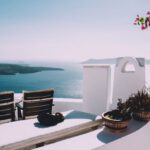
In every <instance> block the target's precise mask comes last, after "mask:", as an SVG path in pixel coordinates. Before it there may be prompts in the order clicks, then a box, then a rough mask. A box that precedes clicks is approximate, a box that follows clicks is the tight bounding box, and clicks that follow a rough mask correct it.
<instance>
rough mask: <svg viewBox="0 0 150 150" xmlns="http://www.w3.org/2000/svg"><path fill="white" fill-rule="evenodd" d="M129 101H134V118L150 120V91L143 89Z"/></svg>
mask: <svg viewBox="0 0 150 150" xmlns="http://www.w3.org/2000/svg"><path fill="white" fill-rule="evenodd" d="M127 101H130V102H131V103H132V112H133V118H134V119H136V120H141V121H150V92H149V89H143V90H141V91H138V92H137V93H135V94H133V95H131V96H130V97H129V99H128V100H127Z"/></svg>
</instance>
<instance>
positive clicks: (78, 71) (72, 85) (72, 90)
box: [0, 62, 83, 98]
mask: <svg viewBox="0 0 150 150" xmlns="http://www.w3.org/2000/svg"><path fill="white" fill-rule="evenodd" d="M30 66H49V67H60V68H63V69H64V71H42V72H38V73H32V74H16V75H0V91H14V92H16V93H21V92H22V91H23V90H42V89H47V88H54V90H55V97H62V98H81V97H82V80H83V76H82V65H81V64H79V63H69V62H67V63H62V62H61V63H58V62H57V63H54V62H51V63H45V64H44V63H32V64H30Z"/></svg>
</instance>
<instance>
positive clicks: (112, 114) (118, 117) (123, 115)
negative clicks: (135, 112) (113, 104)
mask: <svg viewBox="0 0 150 150" xmlns="http://www.w3.org/2000/svg"><path fill="white" fill-rule="evenodd" d="M131 105H132V103H130V101H125V102H122V99H119V100H118V103H117V108H116V109H115V110H112V111H108V112H105V113H103V114H102V119H103V121H104V124H105V126H106V127H108V128H112V129H119V130H120V129H125V128H127V126H128V122H129V120H130V119H131V112H132V109H131V108H132V107H131Z"/></svg>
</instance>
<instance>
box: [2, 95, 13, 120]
mask: <svg viewBox="0 0 150 150" xmlns="http://www.w3.org/2000/svg"><path fill="white" fill-rule="evenodd" d="M5 119H11V121H14V120H15V109H14V92H0V120H5Z"/></svg>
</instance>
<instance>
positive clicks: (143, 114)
mask: <svg viewBox="0 0 150 150" xmlns="http://www.w3.org/2000/svg"><path fill="white" fill-rule="evenodd" d="M133 118H134V119H135V120H139V121H145V122H147V121H150V111H139V112H134V113H133Z"/></svg>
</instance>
